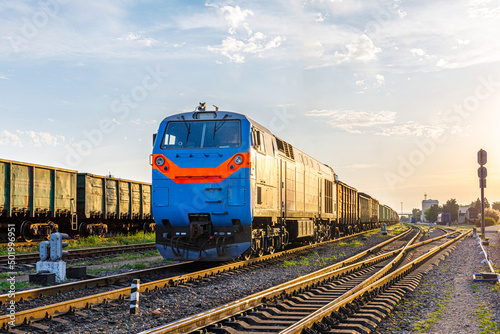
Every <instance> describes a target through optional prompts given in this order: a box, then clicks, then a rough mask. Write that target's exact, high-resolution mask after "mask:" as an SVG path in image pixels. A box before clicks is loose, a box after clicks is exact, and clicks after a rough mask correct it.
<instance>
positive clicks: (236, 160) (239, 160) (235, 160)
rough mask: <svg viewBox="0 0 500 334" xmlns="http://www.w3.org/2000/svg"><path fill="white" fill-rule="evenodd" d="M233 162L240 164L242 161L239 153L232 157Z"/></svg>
mask: <svg viewBox="0 0 500 334" xmlns="http://www.w3.org/2000/svg"><path fill="white" fill-rule="evenodd" d="M234 163H235V164H237V165H241V164H242V163H243V157H242V156H241V155H237V156H236V157H235V158H234Z"/></svg>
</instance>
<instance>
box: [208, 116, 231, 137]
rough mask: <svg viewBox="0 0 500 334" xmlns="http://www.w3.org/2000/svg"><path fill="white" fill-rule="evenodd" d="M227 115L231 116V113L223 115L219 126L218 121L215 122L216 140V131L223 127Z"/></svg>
mask: <svg viewBox="0 0 500 334" xmlns="http://www.w3.org/2000/svg"><path fill="white" fill-rule="evenodd" d="M226 117H229V115H228V114H225V115H224V117H222V122H221V123H220V125H219V126H217V122H215V124H214V135H213V136H212V140H214V139H215V133H216V132H217V131H219V130H220V128H222V126H223V125H224V123H226Z"/></svg>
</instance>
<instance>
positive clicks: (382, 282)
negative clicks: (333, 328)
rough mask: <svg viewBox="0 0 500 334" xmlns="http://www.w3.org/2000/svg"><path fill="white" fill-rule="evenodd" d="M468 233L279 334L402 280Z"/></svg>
mask: <svg viewBox="0 0 500 334" xmlns="http://www.w3.org/2000/svg"><path fill="white" fill-rule="evenodd" d="M468 233H470V232H467V233H463V234H462V235H460V236H459V237H457V238H454V239H452V240H450V241H448V242H446V243H444V244H442V245H439V246H436V247H434V248H432V249H431V250H429V251H428V252H427V253H425V254H423V255H421V256H420V257H418V258H417V259H415V260H413V261H412V262H410V263H408V264H406V265H404V266H402V267H401V268H399V269H397V270H395V271H394V272H392V273H390V274H388V275H387V276H385V277H383V278H381V279H379V280H377V281H376V282H374V283H372V284H370V285H368V286H366V287H365V288H363V289H362V290H360V291H358V292H357V293H355V294H353V295H351V296H349V297H347V298H345V299H342V300H338V299H336V300H334V301H332V302H330V303H329V304H327V305H325V306H323V307H322V308H320V309H319V310H317V311H315V312H314V313H312V314H310V315H309V316H307V317H305V318H304V319H302V320H300V321H299V322H297V323H295V324H293V325H292V326H290V327H288V328H286V329H284V330H282V331H280V332H279V333H280V334H292V333H294V334H295V333H301V332H302V331H303V330H305V329H306V328H311V327H312V326H313V325H314V324H315V323H316V322H319V321H322V320H323V318H325V317H326V316H329V315H330V314H331V313H332V312H334V311H338V310H339V309H340V308H341V307H344V306H346V305H347V304H349V303H351V302H353V301H354V300H355V299H357V298H360V297H362V296H363V295H364V294H365V293H369V292H371V291H373V290H375V289H379V288H382V287H384V286H385V285H386V284H389V283H390V282H391V281H393V280H396V279H398V278H402V276H403V275H406V274H408V273H409V272H410V271H411V270H413V269H415V268H416V267H417V266H419V265H420V264H422V263H423V262H425V261H427V260H428V259H429V258H430V257H432V256H434V255H435V254H437V253H438V252H440V251H441V250H443V249H445V248H447V247H448V246H450V245H451V244H453V243H455V242H457V241H458V240H461V239H462V238H463V237H465V236H466V235H467V234H468Z"/></svg>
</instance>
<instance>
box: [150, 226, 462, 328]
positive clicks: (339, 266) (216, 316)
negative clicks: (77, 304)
mask: <svg viewBox="0 0 500 334" xmlns="http://www.w3.org/2000/svg"><path fill="white" fill-rule="evenodd" d="M408 232H409V231H407V233H408ZM454 233H456V232H453V234H454ZM450 234H451V233H450ZM400 236H401V235H400ZM398 237H399V236H398ZM445 237H446V235H443V236H439V237H437V238H434V239H429V240H426V241H423V242H419V243H416V244H414V245H411V246H408V248H407V249H413V248H416V247H420V246H422V245H425V244H427V243H429V242H434V241H437V240H439V239H442V238H445ZM391 240H392V239H391ZM373 248H376V247H373ZM373 248H372V252H370V250H368V251H366V252H367V253H368V254H370V253H373ZM403 249H404V247H402V248H399V249H396V250H393V251H389V252H387V253H384V254H381V255H378V256H375V257H373V258H370V259H367V260H364V261H361V262H356V263H354V264H351V265H347V266H346V265H345V262H352V261H350V260H351V258H349V259H347V260H345V261H343V262H339V263H336V264H334V265H332V266H329V267H327V268H324V269H322V270H320V271H317V272H314V273H311V274H308V275H305V276H301V277H299V278H296V279H294V280H292V281H289V282H286V283H283V284H280V285H278V286H274V287H272V288H269V289H267V290H264V291H261V292H258V293H255V294H253V295H251V296H248V297H245V298H242V299H240V300H238V301H234V302H232V303H228V304H226V305H223V306H220V307H218V308H215V309H213V310H209V311H206V312H202V313H199V314H196V315H193V316H191V317H187V318H184V319H180V320H178V321H175V322H172V323H169V324H166V325H163V326H160V327H156V328H152V329H150V330H146V331H143V332H141V333H140V334H146V333H155V334H156V333H188V332H193V331H197V330H201V329H202V328H204V327H207V326H209V325H212V324H215V323H217V322H219V321H221V320H223V319H226V318H230V317H234V316H236V315H238V314H241V313H242V312H247V311H250V310H253V309H255V308H256V307H258V306H260V305H262V304H263V303H265V302H266V301H267V300H272V299H274V298H277V297H280V296H283V295H292V294H294V293H296V292H300V291H304V290H305V289H308V288H310V287H311V286H316V285H317V284H319V283H321V282H325V281H326V280H329V279H332V278H334V277H339V276H341V275H343V274H346V273H351V272H353V271H355V270H359V269H362V268H365V267H366V266H369V265H370V264H374V263H378V262H380V261H383V260H386V259H387V258H390V257H392V256H394V255H395V254H397V253H399V252H401V251H402V250H403Z"/></svg>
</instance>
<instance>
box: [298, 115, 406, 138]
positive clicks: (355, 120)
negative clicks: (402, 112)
mask: <svg viewBox="0 0 500 334" xmlns="http://www.w3.org/2000/svg"><path fill="white" fill-rule="evenodd" d="M306 116H310V117H325V118H328V123H329V124H330V125H331V126H333V127H334V128H339V129H342V130H344V131H347V132H349V133H361V130H360V128H361V129H362V128H365V129H366V128H370V127H373V126H377V125H383V124H393V123H394V122H395V118H396V113H395V112H394V111H378V112H377V111H356V110H311V111H309V112H308V113H307V114H306Z"/></svg>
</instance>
